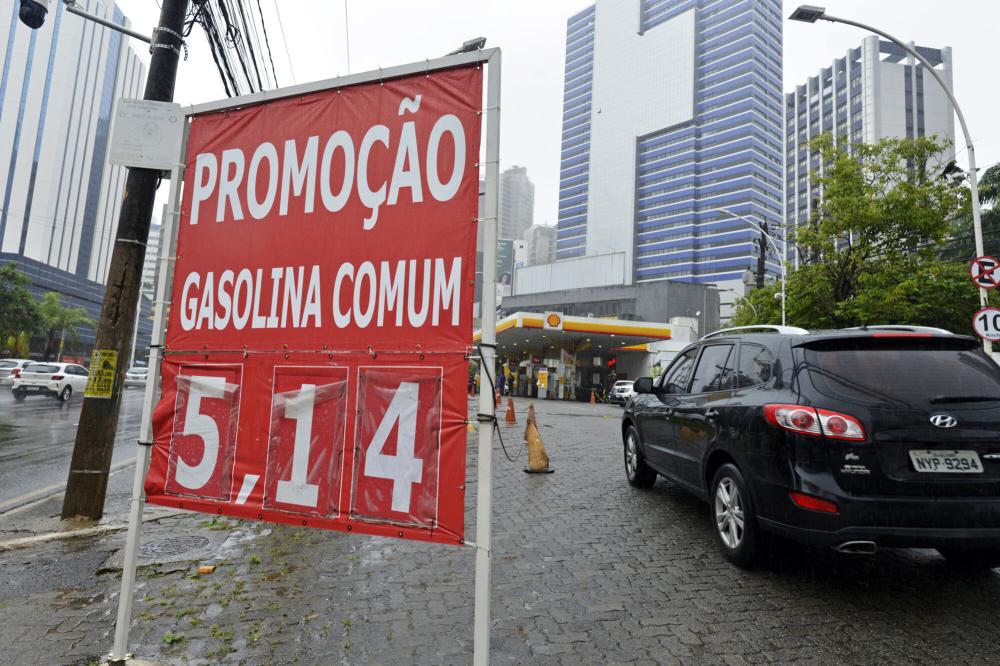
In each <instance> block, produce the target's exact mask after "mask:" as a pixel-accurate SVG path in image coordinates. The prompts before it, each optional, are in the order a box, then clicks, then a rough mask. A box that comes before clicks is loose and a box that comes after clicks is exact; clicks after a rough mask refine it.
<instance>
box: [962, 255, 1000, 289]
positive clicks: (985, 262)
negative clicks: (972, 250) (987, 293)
mask: <svg viewBox="0 0 1000 666" xmlns="http://www.w3.org/2000/svg"><path fill="white" fill-rule="evenodd" d="M997 269H1000V261H997V260H996V259H994V258H993V257H976V258H975V259H973V260H972V261H971V262H969V277H971V278H972V281H973V282H974V283H975V284H976V286H977V287H982V288H983V289H996V288H997V286H1000V271H998V270H997Z"/></svg>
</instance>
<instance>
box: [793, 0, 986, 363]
mask: <svg viewBox="0 0 1000 666" xmlns="http://www.w3.org/2000/svg"><path fill="white" fill-rule="evenodd" d="M788 18H789V19H791V20H792V21H802V22H803V23H815V22H816V21H819V20H823V21H830V22H831V23H843V24H845V25H853V26H854V27H856V28H861V29H862V30H868V31H869V32H874V33H875V34H876V35H881V36H882V37H885V38H886V39H888V40H889V41H890V42H892V43H893V44H895V45H896V46H898V47H899V48H901V49H903V50H904V51H906V52H907V53H909V54H910V55H911V56H913V57H914V58H916V59H917V61H919V62H920V64H921V65H923V66H924V69H925V70H926V71H928V72H930V74H931V76H933V77H934V80H936V81H937V82H938V84H939V85H940V86H941V89H942V90H944V94H945V95H947V96H948V101H950V102H951V105H952V106H953V107H954V109H955V114H956V115H957V116H958V122H959V124H960V125H961V126H962V134H964V135H965V149H966V150H967V151H969V189H970V190H972V225H973V229H974V231H975V234H976V255H977V256H980V257H981V256H983V255H984V254H985V251H984V249H983V223H982V220H981V218H980V215H979V181H978V177H977V175H976V149H975V148H974V147H973V146H972V135H970V134H969V126H968V125H967V124H966V122H965V115H963V114H962V109H961V107H959V106H958V102H957V101H956V100H955V96H954V95H953V94H952V92H951V88H949V87H948V84H946V83H945V81H944V79H942V78H941V75H940V74H938V72H937V70H936V69H934V65H932V64H931V63H930V62H928V61H927V58H925V57H923V56H922V55H920V53H919V52H918V51H917V50H916V49H914V48H912V47H910V46H909V45H907V44H904V43H903V42H902V41H900V40H899V39H897V38H895V37H893V36H892V35H890V34H889V33H887V32H883V31H881V30H879V29H878V28H873V27H872V26H870V25H866V24H864V23H860V22H858V21H852V20H850V19H844V18H838V17H836V16H830V15H829V14H827V13H826V9H825V8H824V7H814V6H812V5H801V6H799V8H798V9H796V10H795V11H794V12H792V15H791V16H789V17H788ZM979 304H980V306H981V307H984V308H985V307H986V306H987V305H989V299H988V297H987V291H986V289H984V288H982V287H980V288H979ZM983 348H984V349H985V350H986V353H987V354H990V353H991V352H992V348H993V345H992V344H991V343H990V341H989V340H984V341H983Z"/></svg>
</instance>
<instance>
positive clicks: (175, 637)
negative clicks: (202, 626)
mask: <svg viewBox="0 0 1000 666" xmlns="http://www.w3.org/2000/svg"><path fill="white" fill-rule="evenodd" d="M160 640H161V641H163V642H164V643H166V644H167V645H174V644H175V643H183V642H184V641H185V640H187V639H186V638H184V634H175V633H174V632H172V631H168V632H167V633H165V634H163V638H161V639H160Z"/></svg>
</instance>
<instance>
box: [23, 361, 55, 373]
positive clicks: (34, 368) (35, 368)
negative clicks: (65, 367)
mask: <svg viewBox="0 0 1000 666" xmlns="http://www.w3.org/2000/svg"><path fill="white" fill-rule="evenodd" d="M24 371H25V372H37V373H38V374H41V375H51V374H52V373H54V372H59V366H58V365H45V364H43V363H32V364H31V365H29V366H28V367H27V368H25V369H24Z"/></svg>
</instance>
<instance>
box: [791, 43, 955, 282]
mask: <svg viewBox="0 0 1000 666" xmlns="http://www.w3.org/2000/svg"><path fill="white" fill-rule="evenodd" d="M910 46H911V47H913V48H916V50H917V52H918V53H920V55H922V56H923V57H925V58H927V60H928V61H930V63H931V64H932V65H933V66H934V67H935V69H937V70H938V73H939V74H940V75H941V77H942V78H944V80H945V82H947V84H948V86H949V87H950V86H951V85H952V61H951V48H950V47H944V48H941V49H935V48H928V47H925V46H915V45H914V44H910ZM821 134H831V135H833V137H834V138H835V140H836V141H838V142H841V143H847V144H848V145H850V144H856V143H878V142H879V141H880V140H881V139H885V138H890V137H900V138H901V137H909V138H915V137H921V136H928V137H929V136H931V135H936V136H937V137H938V140H939V141H948V142H949V143H950V144H951V148H949V149H948V150H947V151H946V153H945V155H944V156H943V159H945V160H948V159H951V157H953V156H954V153H955V151H954V143H955V113H954V109H953V108H952V105H951V102H949V101H948V97H947V95H945V93H944V90H943V89H942V88H941V86H940V85H939V84H938V82H937V81H936V80H934V77H933V76H932V75H931V74H927V73H926V72H925V71H924V66H923V65H921V64H920V63H919V62H918V61H917V60H916V59H915V58H913V57H912V56H910V55H909V54H907V53H906V51H904V50H903V49H901V48H900V47H899V46H897V45H896V44H893V43H892V42H889V41H886V40H883V39H879V38H878V37H876V36H874V35H872V36H871V37H866V38H865V40H864V41H863V42H862V43H861V46H860V47H858V48H854V49H851V50H849V51H848V52H847V53H846V54H845V55H844V57H842V58H839V59H837V60H835V61H834V62H833V63H832V64H831V65H830V66H829V67H825V68H823V69H822V70H820V71H819V73H818V74H817V75H816V76H812V77H809V80H808V81H806V83H804V84H803V85H800V86H796V88H795V90H794V91H793V92H789V93H786V94H785V139H786V146H785V150H786V153H785V157H786V162H785V170H786V173H785V195H786V198H785V200H786V211H785V214H786V216H787V217H786V219H787V224H788V229H789V231H790V230H792V229H794V228H795V227H796V226H798V225H800V224H804V223H806V222H807V221H808V220H809V219H810V216H811V215H812V209H813V203H814V200H815V199H817V198H818V197H819V185H818V184H817V183H814V182H813V178H812V176H811V174H812V173H813V172H819V171H820V169H821V165H820V162H819V158H818V156H815V155H810V154H809V143H810V141H812V140H813V139H814V138H816V137H818V136H820V135H821ZM789 260H790V261H793V262H797V260H798V257H797V255H796V253H794V252H792V251H791V249H790V250H789Z"/></svg>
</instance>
